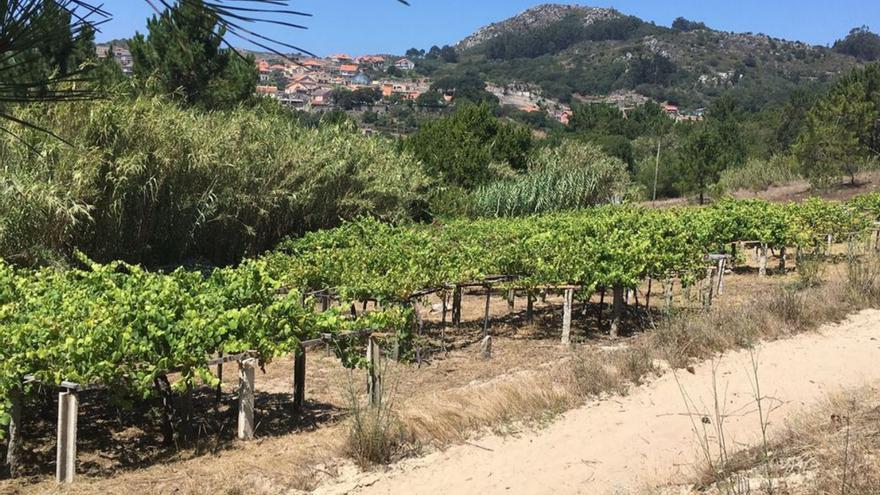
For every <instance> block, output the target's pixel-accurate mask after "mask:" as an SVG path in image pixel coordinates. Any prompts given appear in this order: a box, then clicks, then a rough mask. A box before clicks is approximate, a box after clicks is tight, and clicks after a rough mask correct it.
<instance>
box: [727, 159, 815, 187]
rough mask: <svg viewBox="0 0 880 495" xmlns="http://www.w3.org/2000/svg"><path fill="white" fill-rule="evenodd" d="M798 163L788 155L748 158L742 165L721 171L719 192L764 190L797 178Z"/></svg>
mask: <svg viewBox="0 0 880 495" xmlns="http://www.w3.org/2000/svg"><path fill="white" fill-rule="evenodd" d="M799 177H800V175H799V174H798V165H797V163H796V161H795V160H794V159H793V158H791V157H788V156H780V155H777V156H774V157H773V158H771V159H770V160H759V159H752V160H749V161H748V162H747V163H746V164H745V165H743V166H742V167H736V168H729V169H727V170H724V171H723V172H721V177H720V178H719V180H718V185H717V187H718V189H719V191H720V192H734V191H741V190H745V191H752V192H758V191H765V190H767V189H769V188H770V187H772V186H778V185H782V184H786V183H789V182H792V181H795V180H797V179H798V178H799Z"/></svg>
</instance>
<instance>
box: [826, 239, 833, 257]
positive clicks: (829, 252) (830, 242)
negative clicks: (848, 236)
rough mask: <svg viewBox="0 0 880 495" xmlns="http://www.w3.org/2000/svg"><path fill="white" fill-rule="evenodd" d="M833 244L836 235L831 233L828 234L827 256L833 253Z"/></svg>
mask: <svg viewBox="0 0 880 495" xmlns="http://www.w3.org/2000/svg"><path fill="white" fill-rule="evenodd" d="M833 244H834V236H833V235H831V234H828V247H827V248H826V253H825V255H826V256H830V255H831V247H832V245H833Z"/></svg>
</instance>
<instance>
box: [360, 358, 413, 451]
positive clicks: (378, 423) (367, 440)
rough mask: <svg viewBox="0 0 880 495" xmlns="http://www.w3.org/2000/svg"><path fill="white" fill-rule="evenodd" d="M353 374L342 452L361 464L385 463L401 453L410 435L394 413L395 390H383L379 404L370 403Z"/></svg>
mask: <svg viewBox="0 0 880 495" xmlns="http://www.w3.org/2000/svg"><path fill="white" fill-rule="evenodd" d="M355 381H356V380H355V378H354V376H353V374H350V375H349V380H348V391H349V403H350V410H349V411H350V414H349V428H348V438H347V440H346V442H345V445H344V446H343V452H344V453H345V454H346V455H347V456H348V457H350V458H352V459H354V461H355V462H357V463H358V465H360V466H361V467H369V466H372V465H375V464H388V463H390V462H391V461H392V460H394V459H396V458H398V457H400V456H401V455H402V454H403V453H404V452H405V451H406V450H407V447H406V446H407V445H413V444H414V443H415V442H414V441H413V439H412V438H408V437H407V434H406V433H407V432H406V430H405V428H404V426H403V424H402V423H401V421H400V418H399V417H398V415H397V408H396V403H395V400H396V395H397V394H396V392H395V389H394V388H393V389H391V390H390V391H387V392H385V393H383V394H382V395H383V397H382V400H381V401H380V402H379V404H369V403H368V401H365V400H364V398H363V397H362V394H360V393H359V392H358V391H357V388H358V386H357V385H356V384H355Z"/></svg>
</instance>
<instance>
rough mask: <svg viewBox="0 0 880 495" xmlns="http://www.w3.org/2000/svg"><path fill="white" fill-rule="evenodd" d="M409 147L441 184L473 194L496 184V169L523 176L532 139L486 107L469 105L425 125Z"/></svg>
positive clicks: (409, 142)
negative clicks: (504, 168)
mask: <svg viewBox="0 0 880 495" xmlns="http://www.w3.org/2000/svg"><path fill="white" fill-rule="evenodd" d="M405 147H406V148H407V149H409V150H410V151H412V153H413V154H414V155H415V156H416V158H418V159H419V160H420V161H421V162H422V164H423V165H424V166H425V169H426V171H427V173H428V175H429V176H431V177H432V178H433V179H434V181H435V182H437V183H438V184H447V185H454V186H458V187H462V188H465V189H472V188H474V187H476V186H479V185H482V184H485V183H487V182H488V181H489V180H491V179H492V178H493V171H492V167H491V165H493V164H503V165H505V166H507V167H509V168H511V169H514V170H525V169H526V168H527V166H528V157H529V152H530V150H531V147H532V136H531V133H530V132H529V130H528V129H526V128H524V127H522V126H518V125H514V124H508V123H505V122H502V121H500V120H499V119H497V118H496V117H495V116H494V115H493V114H492V111H491V108H490V107H489V106H488V105H486V104H482V105H474V104H470V103H468V104H465V105H462V106H460V107H459V108H458V109H457V110H456V111H455V113H453V114H452V115H450V116H448V117H444V118H439V119H433V120H429V121H426V122H425V123H423V124H422V126H421V128H420V129H419V131H418V132H417V133H415V134H414V135H412V136H410V137H409V139H407V140H406V142H405Z"/></svg>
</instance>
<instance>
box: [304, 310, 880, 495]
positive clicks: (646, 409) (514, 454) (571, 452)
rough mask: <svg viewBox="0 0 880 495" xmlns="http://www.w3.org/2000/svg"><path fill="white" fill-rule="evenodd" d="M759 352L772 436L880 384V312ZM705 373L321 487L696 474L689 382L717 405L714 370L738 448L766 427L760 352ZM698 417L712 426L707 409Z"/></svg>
mask: <svg viewBox="0 0 880 495" xmlns="http://www.w3.org/2000/svg"><path fill="white" fill-rule="evenodd" d="M755 355H756V356H757V359H758V362H759V371H758V374H759V379H760V384H761V387H762V395H764V396H767V397H772V398H774V399H775V400H778V401H779V402H778V403H777V404H776V406H777V407H776V409H775V410H774V411H773V412H772V415H771V417H770V422H771V426H770V432H771V434H772V432H773V431H774V430H779V429H780V428H781V427H782V426H783V425H784V423H785V419H786V418H787V417H789V416H790V415H791V414H793V413H796V412H797V411H799V410H801V409H802V408H804V406H808V405H810V404H812V403H815V402H817V401H819V400H820V399H822V398H824V397H825V396H826V395H827V394H829V393H833V392H835V391H837V390H839V389H841V388H844V387H845V388H852V387H858V386H862V385H866V384H875V383H880V366H877V363H878V360H880V311H876V310H871V311H864V312H861V313H859V314H856V315H854V316H852V317H850V318H849V319H848V320H846V321H845V322H843V323H841V324H839V325H830V326H826V327H823V328H822V330H821V331H820V332H819V333H817V334H807V335H801V336H798V337H795V338H792V339H789V340H781V341H777V342H771V343H768V344H765V345H762V346H761V347H760V348H759V349H758V350H757V351H756V354H755ZM713 368H714V373H713ZM693 371H694V373H689V372H682V373H678V374H677V378H678V382H677V381H676V376H674V375H673V374H672V373H667V374H666V375H664V376H663V377H661V378H659V379H657V380H655V381H654V382H652V383H651V384H649V385H646V386H643V387H641V388H639V389H637V390H635V391H633V393H632V394H631V395H629V396H627V397H622V398H614V399H611V400H607V401H602V402H597V403H594V404H589V405H587V406H585V407H583V408H580V409H577V410H574V411H570V412H569V413H567V414H565V415H564V416H563V417H561V418H560V419H559V420H557V421H556V422H554V423H553V424H552V425H550V426H548V427H547V428H544V429H541V430H539V431H537V432H530V433H525V434H523V435H521V436H518V437H495V436H489V437H484V438H481V439H478V440H475V441H474V442H472V443H471V444H470V445H464V446H458V447H453V448H450V449H448V450H446V451H444V452H437V453H434V454H431V455H428V456H426V457H424V458H421V459H413V460H410V461H406V462H403V463H401V464H399V465H397V466H395V467H394V468H392V469H391V470H390V471H388V472H386V473H369V474H357V475H352V476H350V477H349V478H348V479H342V480H338V482H337V483H336V484H334V485H330V486H324V487H322V488H320V489H319V490H318V493H321V494H341V493H359V494H361V493H362V494H397V493H407V494H410V495H415V494H479V495H493V494H502V493H503V494H514V493H515V494H520V493H522V494H542V493H547V494H553V495H566V494H603V493H631V492H636V491H638V490H644V489H645V487H651V486H654V485H655V484H656V483H660V482H666V481H676V480H685V479H686V476H687V475H689V474H691V473H692V472H693V470H694V468H695V466H696V463H697V462H699V458H700V455H701V454H700V449H699V446H698V445H699V444H698V442H697V440H696V436H695V434H694V432H693V428H692V422H691V419H692V417H691V416H690V415H688V413H687V411H688V409H687V408H686V407H685V401H684V399H683V398H682V391H684V392H685V393H686V394H687V395H688V396H689V397H690V399H691V400H692V402H693V403H694V404H696V405H697V406H698V407H699V408H700V413H703V412H706V413H709V412H710V410H711V409H713V400H714V397H715V394H713V377H714V379H715V381H716V383H717V389H718V390H719V393H718V395H719V396H720V397H721V399H722V401H723V406H722V408H723V410H724V411H723V414H724V415H726V416H727V417H726V419H725V428H724V430H725V434H726V436H727V443H728V446H729V449H730V450H736V449H738V448H740V447H742V446H744V445H750V444H755V443H756V442H757V440H758V438H759V435H760V422H759V416H758V413H757V411H756V407H755V395H754V393H753V387H752V382H753V381H754V380H753V379H752V377H753V374H752V366H751V356H750V354H749V353H748V352H738V353H732V354H728V355H725V356H724V357H723V358H721V359H720V360H718V361H717V362H714V363H712V362H707V363H703V364H702V365H700V366H697V367H696V368H695V369H694V370H693ZM679 383H680V386H679ZM708 415H709V416H710V417H714V415H713V414H712V413H709V414H708ZM696 420H697V423H698V424H700V420H701V418H700V417H697V418H696ZM710 428H711V426H710ZM650 492H651V490H650V489H649V490H647V493H650ZM642 493H644V491H643V492H642Z"/></svg>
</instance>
